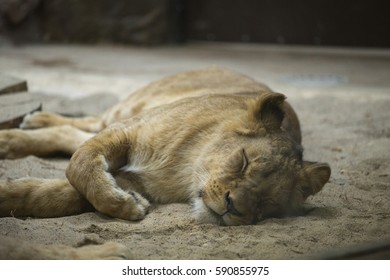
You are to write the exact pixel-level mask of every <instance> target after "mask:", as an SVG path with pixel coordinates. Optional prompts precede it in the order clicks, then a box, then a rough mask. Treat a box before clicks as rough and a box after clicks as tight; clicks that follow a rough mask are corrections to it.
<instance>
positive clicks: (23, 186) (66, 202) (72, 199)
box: [0, 178, 93, 218]
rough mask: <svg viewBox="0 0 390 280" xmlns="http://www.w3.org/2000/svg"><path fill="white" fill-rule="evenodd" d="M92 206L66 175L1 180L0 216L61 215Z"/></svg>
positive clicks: (73, 213)
mask: <svg viewBox="0 0 390 280" xmlns="http://www.w3.org/2000/svg"><path fill="white" fill-rule="evenodd" d="M91 210H93V207H92V206H91V204H89V202H88V201H87V200H86V199H85V198H84V197H82V196H81V194H80V193H79V192H78V191H77V190H76V189H75V188H73V187H72V185H71V184H70V183H69V182H68V180H66V179H63V180H61V179H38V178H23V179H15V180H0V216H1V217H4V216H19V217H25V216H32V217H41V218H49V217H60V216H68V215H75V214H80V213H83V212H86V211H91Z"/></svg>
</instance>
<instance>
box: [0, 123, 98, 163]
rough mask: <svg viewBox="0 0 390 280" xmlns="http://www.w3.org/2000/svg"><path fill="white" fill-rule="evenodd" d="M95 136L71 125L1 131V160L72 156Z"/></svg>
mask: <svg viewBox="0 0 390 280" xmlns="http://www.w3.org/2000/svg"><path fill="white" fill-rule="evenodd" d="M93 135H94V134H93V133H87V132H84V131H81V130H79V129H77V128H75V127H72V126H70V125H63V126H54V127H48V128H41V129H35V130H22V129H5V130H0V158H9V159H12V158H20V157H24V156H28V155H35V156H42V157H45V156H50V155H53V154H56V153H63V154H68V155H72V154H73V153H74V152H75V151H76V149H77V148H78V147H79V146H80V145H81V144H82V143H83V142H85V141H86V140H88V139H89V138H91V137H92V136H93Z"/></svg>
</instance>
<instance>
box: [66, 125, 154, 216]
mask: <svg viewBox="0 0 390 280" xmlns="http://www.w3.org/2000/svg"><path fill="white" fill-rule="evenodd" d="M132 149H133V143H132V141H131V139H130V136H129V135H128V133H127V131H125V130H124V129H119V128H111V129H106V130H104V131H102V132H100V133H99V134H97V135H96V136H95V137H93V138H92V139H90V140H88V141H87V142H86V143H84V144H83V145H82V146H81V147H80V148H79V149H78V150H77V151H76V153H75V154H74V155H73V157H72V158H71V160H70V163H69V165H68V168H67V171H66V175H67V178H68V180H69V182H70V183H71V184H72V185H73V186H74V187H75V188H76V189H77V190H78V191H79V192H80V193H82V194H83V195H84V197H86V198H87V200H88V201H89V202H90V203H91V204H92V205H93V206H94V207H95V209H97V210H98V211H100V212H101V213H104V214H107V215H109V216H111V217H116V218H120V219H125V220H139V219H142V218H144V216H145V215H146V214H147V211H148V209H149V207H150V204H149V202H148V201H147V200H146V199H145V198H144V197H143V196H141V195H140V194H139V193H137V192H135V191H129V192H127V191H124V190H123V189H121V188H120V186H119V185H118V184H117V182H116V181H115V178H114V176H113V174H114V173H115V172H116V171H118V170H119V169H120V168H121V167H123V166H124V165H125V164H127V161H128V157H129V153H130V152H131V151H132ZM129 184H134V182H129Z"/></svg>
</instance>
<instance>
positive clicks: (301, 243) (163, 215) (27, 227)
mask: <svg viewBox="0 0 390 280" xmlns="http://www.w3.org/2000/svg"><path fill="white" fill-rule="evenodd" d="M175 58H176V60H175V61H174V62H172V60H173V59H175ZM55 59H57V60H58V61H60V63H59V64H58V65H57V64H55V63H54V65H53V64H50V63H46V64H43V65H42V63H41V64H37V61H41V62H42V61H46V62H47V61H50V60H55ZM65 62H67V63H65ZM210 64H218V65H221V66H227V67H230V68H232V69H235V70H238V71H241V72H244V73H246V74H249V75H251V76H252V77H254V78H256V79H258V80H259V81H263V82H265V83H267V84H269V85H270V86H271V87H272V88H273V89H275V90H276V91H279V92H283V93H285V94H286V95H287V96H288V100H289V102H290V103H291V104H292V105H293V107H294V108H295V109H296V111H297V113H298V115H299V118H300V120H301V125H302V131H303V145H304V148H305V152H304V157H305V159H307V160H312V161H321V162H328V163H329V164H330V166H331V168H332V176H331V179H330V182H329V183H328V184H327V185H326V186H325V188H324V189H323V190H322V191H321V192H320V193H319V194H317V195H316V196H314V197H310V198H309V199H308V200H307V203H306V204H305V209H306V211H305V214H303V215H301V216H295V217H286V218H272V219H267V220H264V221H261V222H259V223H258V224H256V225H251V226H236V227H221V226H215V225H198V224H196V223H195V222H194V219H193V217H192V215H191V207H190V206H189V205H186V204H170V205H154V206H153V207H154V208H153V210H152V211H151V213H150V214H149V215H147V217H146V218H145V219H144V220H142V221H139V222H129V221H123V220H119V219H112V218H109V217H107V216H104V215H102V214H99V213H94V212H90V213H84V214H81V215H76V216H69V217H60V218H51V219H35V218H24V219H19V218H13V217H4V218H0V235H6V236H11V237H15V238H18V239H21V240H26V241H29V242H35V243H42V244H65V245H70V246H82V245H85V244H100V243H104V242H107V241H116V242H119V243H122V244H124V245H126V246H127V247H128V248H131V251H132V254H133V257H134V258H136V259H306V258H316V257H323V256H326V255H327V254H328V252H330V251H333V250H335V249H338V248H349V247H350V246H360V245H362V244H363V245H364V244H372V243H376V242H384V241H389V240H390V121H389V120H390V82H389V81H388V80H389V79H388V77H390V55H389V53H386V52H365V51H348V50H347V51H344V50H334V49H320V50H317V49H314V50H313V49H299V48H278V49H276V50H274V49H272V48H267V47H256V46H249V47H248V48H242V47H237V46H230V45H214V46H208V45H206V46H205V45H192V46H191V45H190V46H187V47H183V48H174V47H172V48H163V49H132V48H122V47H107V46H104V47H79V46H73V47H65V46H62V47H61V46H29V47H23V48H16V49H15V48H11V47H7V48H3V49H0V66H1V67H0V71H1V72H2V73H3V74H4V72H7V73H10V74H13V75H15V76H18V77H21V78H26V79H27V80H28V82H29V86H30V91H31V93H32V94H35V95H36V96H37V97H38V98H41V99H42V100H43V105H44V108H45V109H46V110H53V111H59V112H61V113H70V114H82V113H86V114H94V113H99V112H102V111H103V110H104V109H105V108H106V107H108V106H111V105H112V104H114V103H115V102H116V101H117V100H118V99H120V98H123V97H124V96H125V95H126V94H128V93H129V92H131V91H132V90H133V89H135V88H137V87H139V86H141V85H143V84H146V83H147V82H150V81H152V80H154V79H156V78H160V77H163V76H166V75H168V74H172V73H175V72H178V71H182V70H187V69H194V68H200V67H205V66H208V65H210ZM5 66H6V67H7V71H4V70H5ZM126 76H127V77H128V79H126ZM88 83H89V84H88ZM127 89H128V90H127ZM126 92H127V93H126ZM43 94H48V95H43ZM66 96H68V97H70V99H69V98H68V97H66ZM80 98H81V99H80ZM0 114H1V112H0ZM67 162H68V159H66V158H50V159H41V158H37V157H34V156H29V157H26V158H23V159H17V160H0V179H6V178H20V177H26V176H32V177H44V178H64V170H65V168H66V165H67Z"/></svg>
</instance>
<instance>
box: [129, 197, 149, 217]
mask: <svg viewBox="0 0 390 280" xmlns="http://www.w3.org/2000/svg"><path fill="white" fill-rule="evenodd" d="M130 195H131V196H132V197H133V198H134V200H135V203H136V207H135V208H136V211H134V215H131V218H130V220H141V219H143V218H145V216H146V214H148V212H149V208H150V203H149V201H148V200H147V199H145V198H144V197H143V196H142V195H140V194H139V193H136V192H130Z"/></svg>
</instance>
